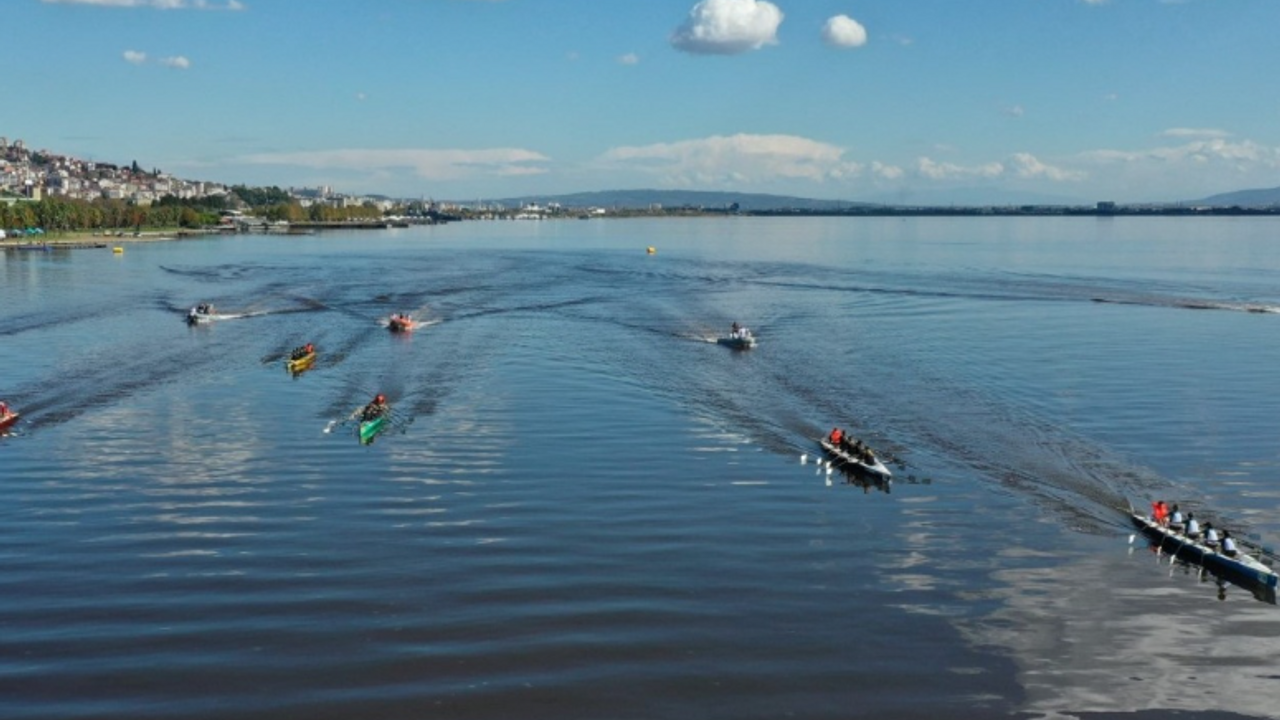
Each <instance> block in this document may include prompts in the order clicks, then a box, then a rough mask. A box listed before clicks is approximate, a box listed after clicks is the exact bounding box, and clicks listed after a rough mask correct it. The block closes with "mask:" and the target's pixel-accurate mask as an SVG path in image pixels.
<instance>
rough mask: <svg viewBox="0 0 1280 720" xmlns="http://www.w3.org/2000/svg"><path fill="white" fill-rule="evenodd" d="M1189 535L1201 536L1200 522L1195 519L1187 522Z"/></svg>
mask: <svg viewBox="0 0 1280 720" xmlns="http://www.w3.org/2000/svg"><path fill="white" fill-rule="evenodd" d="M1187 534H1188V535H1199V534H1200V522H1199V521H1198V520H1196V519H1195V518H1191V519H1190V520H1188V521H1187Z"/></svg>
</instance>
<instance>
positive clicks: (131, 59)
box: [124, 50, 147, 65]
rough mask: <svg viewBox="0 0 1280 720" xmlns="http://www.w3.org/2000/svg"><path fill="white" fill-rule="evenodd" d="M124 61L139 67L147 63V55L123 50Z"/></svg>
mask: <svg viewBox="0 0 1280 720" xmlns="http://www.w3.org/2000/svg"><path fill="white" fill-rule="evenodd" d="M124 61H125V62H127V63H133V64H134V65H141V64H142V63H144V62H146V61H147V54H146V53H144V52H139V51H137V50H125V51H124Z"/></svg>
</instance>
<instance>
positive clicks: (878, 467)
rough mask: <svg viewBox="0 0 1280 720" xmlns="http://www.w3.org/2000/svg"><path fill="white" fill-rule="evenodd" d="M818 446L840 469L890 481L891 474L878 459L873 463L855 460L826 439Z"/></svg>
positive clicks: (819, 442)
mask: <svg viewBox="0 0 1280 720" xmlns="http://www.w3.org/2000/svg"><path fill="white" fill-rule="evenodd" d="M818 444H819V445H821V446H822V450H823V452H825V453H826V454H827V455H828V456H829V457H831V459H832V460H834V461H836V462H839V463H840V467H841V468H843V469H845V470H850V471H853V472H858V473H864V474H866V475H869V476H871V477H875V478H878V479H882V480H890V479H892V478H893V473H892V472H891V471H890V470H889V468H888V467H887V466H886V465H885V464H884V463H883V462H881V461H880V459H879V458H876V459H875V461H874V462H870V463H869V462H866V461H864V460H862V459H860V458H855V457H854V456H853V455H850V454H849V453H847V452H845V451H844V450H841V449H840V448H838V447H836V446H835V445H834V444H832V442H831V441H830V440H828V439H826V438H823V439H821V440H819V441H818Z"/></svg>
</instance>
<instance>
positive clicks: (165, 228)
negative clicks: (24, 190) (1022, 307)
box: [0, 203, 1280, 249]
mask: <svg viewBox="0 0 1280 720" xmlns="http://www.w3.org/2000/svg"><path fill="white" fill-rule="evenodd" d="M35 204H36V205H37V206H40V205H41V203H35ZM533 207H535V208H536V206H533ZM2 209H4V208H3V206H0V210H2ZM290 209H293V208H290ZM187 210H188V212H189V208H188V209H187ZM369 210H370V208H361V209H359V210H358V211H357V212H348V213H341V214H338V215H339V216H338V217H328V218H324V217H321V218H306V217H305V216H304V217H302V218H299V217H297V216H298V214H299V213H297V212H282V211H281V208H279V207H271V208H254V209H251V210H250V212H255V213H259V212H260V213H262V216H258V215H256V214H255V215H242V214H240V213H239V212H236V214H235V215H234V216H233V217H226V216H224V217H221V218H219V217H218V216H216V215H212V213H209V211H208V210H207V209H206V210H205V213H206V214H204V215H203V217H200V218H199V219H200V220H205V221H213V222H206V223H200V224H196V223H192V222H189V221H190V220H193V219H195V218H190V217H180V218H174V219H180V220H182V221H188V222H176V223H175V222H172V221H170V222H167V223H157V224H155V225H152V224H150V223H147V222H145V221H143V222H141V223H138V224H130V225H128V226H123V227H122V226H116V227H114V228H112V229H102V228H75V227H67V225H74V223H68V222H66V219H67V218H65V216H62V217H59V214H56V213H55V214H54V217H53V218H49V219H54V220H55V222H54V223H52V225H53V227H58V226H59V225H61V226H62V229H48V228H47V227H42V226H41V225H39V224H32V225H27V224H26V223H19V224H18V225H17V226H16V227H15V226H13V225H11V226H10V228H11V229H10V230H9V232H8V234H7V236H6V237H4V238H0V248H5V249H8V248H28V249H31V248H40V247H50V248H52V247H60V248H70V247H109V246H115V245H119V244H121V243H132V242H155V241H163V240H187V239H196V238H203V237H208V236H211V235H228V234H243V233H254V234H269V235H302V234H308V235H309V234H314V233H315V232H317V231H320V230H342V229H345V230H378V229H386V228H406V227H410V226H413V225H433V224H440V223H445V222H456V221H465V220H470V221H486V220H487V221H502V220H509V221H522V220H523V221H529V220H534V221H552V220H607V219H626V218H728V217H735V218H736V217H762V218H763V217H789V218H796V217H823V218H849V219H856V218H873V217H949V218H956V217H988V218H989V217H1082V218H1087V217H1094V218H1099V219H1103V218H1115V217H1238V216H1280V207H1264V208H1245V207H1239V206H1232V207H1186V206H1179V207H1170V206H1160V207H1150V206H1123V205H1119V206H1117V205H1111V204H1099V206H1097V207H1088V206H1065V205H1023V206H996V207H979V206H973V207H970V206H945V207H944V206H921V207H897V206H859V207H856V208H842V209H835V210H818V209H796V208H777V209H739V208H737V207H732V206H731V207H727V208H714V207H696V206H685V207H676V206H672V207H650V208H643V209H641V208H611V209H608V210H598V209H596V210H593V211H584V210H581V209H575V208H559V207H556V208H555V209H554V210H553V209H551V208H537V211H536V212H530V207H523V208H520V209H519V210H493V209H489V210H485V211H470V210H466V209H463V210H460V211H457V212H455V213H453V214H449V215H445V214H441V213H438V212H431V213H429V214H420V215H412V216H381V215H380V214H378V213H371V212H369ZM135 213H136V214H134V215H133V216H132V217H130V218H129V219H131V220H135V221H136V220H142V219H143V218H148V216H147V215H146V214H144V213H137V212H136V211H135ZM5 214H8V215H14V214H16V213H14V212H10V213H5ZM39 215H43V213H32V214H31V215H30V216H28V217H24V218H22V219H23V220H35V221H37V222H38V220H39V219H44V218H41V217H39ZM281 215H284V216H285V217H281ZM153 217H155V218H156V219H161V218H168V214H166V213H163V212H161V213H157V214H156V216H153ZM10 219H16V218H10ZM59 219H61V220H62V222H57V220H59ZM148 219H150V218H148ZM24 225H25V229H23V228H24ZM3 228H4V225H0V229H3Z"/></svg>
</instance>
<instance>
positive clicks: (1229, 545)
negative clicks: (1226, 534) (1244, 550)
mask: <svg viewBox="0 0 1280 720" xmlns="http://www.w3.org/2000/svg"><path fill="white" fill-rule="evenodd" d="M1235 551H1236V541H1235V540H1232V539H1231V538H1222V552H1224V553H1227V554H1228V555H1231V554H1233V553H1234V552H1235Z"/></svg>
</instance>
